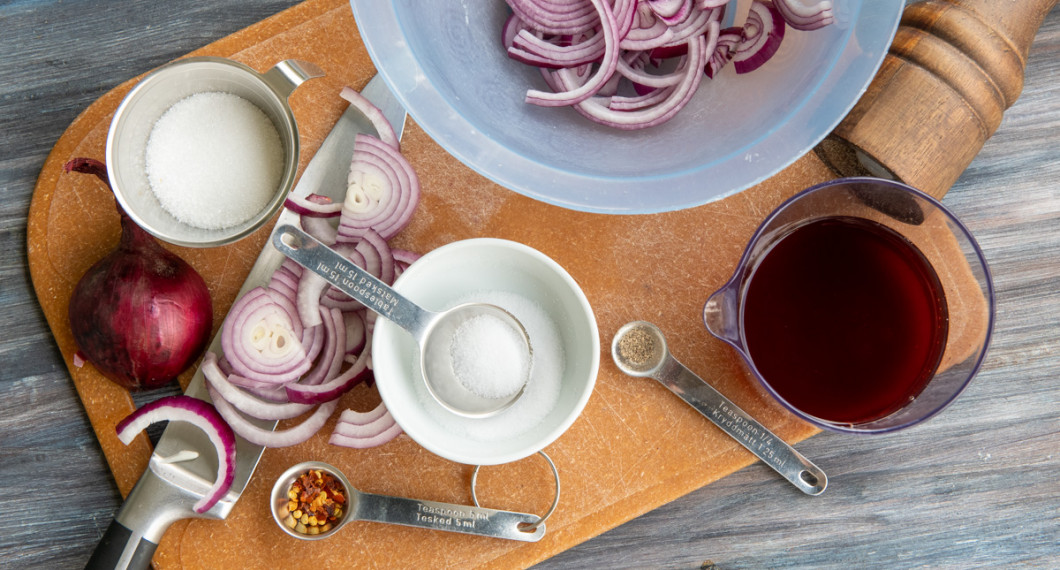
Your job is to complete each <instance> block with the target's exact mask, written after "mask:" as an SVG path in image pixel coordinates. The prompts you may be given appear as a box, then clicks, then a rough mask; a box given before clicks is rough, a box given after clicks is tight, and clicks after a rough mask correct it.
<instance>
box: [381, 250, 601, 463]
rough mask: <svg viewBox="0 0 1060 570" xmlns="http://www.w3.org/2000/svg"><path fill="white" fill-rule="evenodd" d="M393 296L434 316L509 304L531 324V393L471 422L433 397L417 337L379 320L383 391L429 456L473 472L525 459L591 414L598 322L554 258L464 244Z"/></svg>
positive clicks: (406, 276) (425, 266)
mask: <svg viewBox="0 0 1060 570" xmlns="http://www.w3.org/2000/svg"><path fill="white" fill-rule="evenodd" d="M394 288H395V289H396V290H397V291H398V292H400V293H402V294H404V295H405V296H406V297H408V299H409V300H410V301H413V302H415V303H417V304H419V305H420V306H422V307H423V308H425V309H429V310H444V309H446V308H449V307H451V306H453V305H456V304H459V303H462V302H467V301H471V300H479V301H484V302H489V303H494V304H497V305H501V306H502V307H504V308H505V309H508V310H509V311H510V312H511V313H512V314H514V315H515V316H516V318H518V319H519V320H520V321H521V322H522V324H523V326H524V327H525V328H526V329H527V332H528V333H529V335H530V342H531V345H532V346H533V350H534V364H533V366H534V371H533V372H532V376H531V380H530V382H529V383H528V385H527V387H526V392H525V393H524V395H523V396H522V397H521V398H520V399H519V400H518V401H517V402H516V403H515V404H513V405H512V407H510V408H508V409H506V410H504V411H502V412H500V413H498V414H496V415H494V416H490V417H487V418H468V417H463V416H459V415H457V414H455V413H453V412H451V411H449V410H447V409H446V408H444V407H443V406H442V405H441V404H439V403H438V402H437V401H435V400H434V399H433V398H432V397H431V395H430V393H429V392H428V391H427V388H426V386H425V384H424V381H423V376H422V375H421V373H420V367H419V350H418V347H417V346H416V343H415V341H414V340H413V339H412V336H411V335H409V334H408V333H407V332H405V331H404V330H403V329H401V328H400V327H398V326H397V325H394V324H393V323H391V322H390V321H387V320H386V319H382V318H380V319H378V320H377V321H376V325H375V333H374V337H373V338H374V340H373V345H372V364H373V369H374V372H375V377H376V385H377V386H378V388H379V393H380V395H381V396H382V398H383V401H384V403H385V404H386V406H387V408H388V409H389V410H390V413H391V414H392V415H393V416H394V419H395V420H396V421H397V423H398V424H399V425H400V426H401V428H402V429H403V430H404V431H405V433H406V434H408V435H409V436H410V437H411V438H412V439H413V440H415V441H416V442H417V443H419V444H420V445H422V446H423V447H424V448H426V449H427V450H429V451H431V452H432V453H435V454H437V455H439V456H441V457H444V458H446V459H449V460H452V461H456V462H459V463H466V464H469V465H496V464H501V463H508V462H511V461H516V460H518V459H522V458H524V457H527V456H529V455H532V454H534V453H537V452H538V451H540V450H542V449H543V448H545V447H546V446H548V445H549V444H550V443H552V442H553V441H555V440H556V439H557V438H558V437H559V436H560V435H562V434H563V433H564V432H565V431H566V430H567V428H569V427H570V425H571V424H572V423H574V420H575V419H576V418H577V417H578V415H579V414H580V413H581V411H582V409H583V408H584V407H585V404H586V402H587V401H588V400H589V395H590V394H591V393H592V390H593V386H594V385H595V383H596V374H597V372H598V370H599V367H600V339H599V331H598V329H597V325H596V318H595V316H594V315H593V310H592V307H591V306H590V305H589V301H588V299H586V297H585V294H584V293H583V292H582V290H581V288H580V287H579V286H578V284H577V283H576V282H575V281H574V279H573V278H572V277H571V276H570V275H569V274H568V273H567V272H566V271H565V270H564V269H563V268H562V267H561V266H560V265H559V264H557V263H556V262H555V261H553V260H552V259H551V258H549V257H548V256H546V255H544V254H543V253H541V252H539V251H537V250H535V249H533V248H531V247H529V246H526V245H522V244H519V243H516V242H512V241H507V240H500V239H492V238H481V239H470V240H464V241H458V242H454V243H450V244H448V245H445V246H442V247H440V248H437V249H435V250H433V251H431V252H430V253H428V254H426V255H424V256H423V257H422V258H420V259H419V260H418V261H416V262H415V263H413V264H412V265H411V266H410V267H409V268H408V269H407V270H406V271H405V272H404V273H402V275H401V276H400V277H399V278H398V280H397V281H396V282H395V284H394Z"/></svg>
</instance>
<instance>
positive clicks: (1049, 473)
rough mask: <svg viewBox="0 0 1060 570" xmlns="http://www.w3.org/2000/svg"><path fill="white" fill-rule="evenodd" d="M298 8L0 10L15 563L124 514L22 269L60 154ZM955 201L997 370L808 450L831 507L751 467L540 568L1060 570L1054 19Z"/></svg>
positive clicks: (57, 561)
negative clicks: (137, 99)
mask: <svg viewBox="0 0 1060 570" xmlns="http://www.w3.org/2000/svg"><path fill="white" fill-rule="evenodd" d="M291 4H293V2H290V1H281V0H255V1H253V2H246V1H241V0H210V1H205V2H204V1H199V2H193V1H191V0H172V1H167V2H152V1H148V0H137V1H128V2H112V1H103V0H80V1H72V0H67V1H57V0H37V1H32V0H14V1H12V0H7V1H4V2H0V77H2V83H3V86H2V87H0V188H2V189H3V193H2V196H3V200H2V202H0V322H2V323H3V334H2V335H0V513H3V514H2V516H0V566H2V567H6V568H78V567H81V566H83V565H84V563H85V561H86V560H87V559H88V556H89V554H90V552H91V551H92V549H93V548H94V546H95V544H96V541H97V540H98V538H99V536H100V535H101V533H102V532H103V530H104V529H105V528H106V526H107V524H109V522H110V520H111V517H112V515H113V513H114V511H115V509H116V508H117V506H118V504H119V501H120V497H119V495H118V492H117V489H116V488H115V486H114V484H113V482H112V480H111V478H110V474H109V472H108V470H107V467H106V465H105V463H104V460H103V456H102V453H101V451H100V449H99V447H98V445H97V443H96V441H95V439H94V437H93V435H92V432H91V429H90V427H89V424H88V421H87V419H86V417H85V414H84V412H83V410H82V407H81V404H80V402H79V400H78V399H77V395H76V393H75V392H74V389H73V386H72V384H71V382H70V380H69V377H68V374H67V371H66V369H65V367H64V365H63V363H62V359H61V358H60V355H59V352H58V349H57V348H56V346H55V343H54V342H53V341H52V339H51V335H50V333H49V330H48V326H47V324H46V322H45V320H44V317H43V315H42V313H41V310H40V308H39V306H38V305H37V302H36V300H35V297H34V294H33V289H32V285H31V283H30V279H29V273H28V270H27V267H26V214H27V211H28V208H29V202H30V198H31V196H32V192H33V187H34V184H35V182H36V178H37V174H38V172H39V170H40V168H41V165H42V164H43V162H44V159H45V157H46V155H47V153H48V151H49V150H50V149H51V147H52V145H53V144H54V143H55V141H56V140H57V139H58V137H59V136H60V135H61V134H62V133H63V131H64V130H65V129H66V127H67V126H68V125H69V124H70V122H71V121H72V120H73V119H74V118H75V117H76V116H77V114H78V113H80V112H81V111H82V110H83V109H84V108H85V107H87V106H88V105H89V104H90V103H92V102H93V101H94V100H95V99H96V98H98V97H99V96H101V95H103V94H104V93H106V92H107V91H109V90H110V89H112V88H113V87H114V86H116V85H118V84H119V83H121V82H123V81H125V80H126V79H128V78H129V77H133V76H135V75H138V74H140V73H142V72H144V71H146V70H148V69H150V68H152V67H154V66H156V65H159V64H161V63H164V62H166V61H168V60H170V59H173V58H175V57H177V56H180V55H182V54H184V53H187V52H189V51H191V50H193V49H195V48H198V47H200V46H202V45H205V44H207V43H209V42H211V41H213V40H215V39H217V38H221V37H224V36H226V35H228V34H230V33H232V32H234V31H236V30H238V29H241V28H243V27H245V26H247V25H250V24H252V23H254V22H256V21H258V20H261V19H263V18H264V17H266V16H269V15H271V14H274V13H276V12H278V11H280V10H282V9H284V8H286V7H287V6H289V5H291ZM945 202H946V203H947V204H948V205H949V206H950V207H951V208H952V209H953V210H955V211H956V212H957V214H958V215H959V216H961V217H962V218H963V219H964V220H965V222H967V224H968V225H969V226H970V227H971V228H972V230H973V232H974V233H975V234H976V235H977V236H978V238H979V240H980V243H981V245H982V247H983V249H984V250H985V251H986V254H987V257H988V259H989V262H990V264H991V268H992V270H993V275H994V279H995V284H996V287H997V297H998V313H997V314H998V320H997V327H996V329H995V336H994V341H993V345H992V348H991V350H990V353H989V357H988V359H987V361H986V365H985V367H984V369H983V371H982V373H981V374H980V375H979V377H978V378H977V379H976V380H975V381H974V382H973V384H972V385H971V387H970V388H969V389H968V391H967V392H965V394H964V395H963V396H962V397H961V398H960V399H959V400H958V401H957V402H956V403H955V404H954V405H953V406H952V407H950V408H949V409H948V410H946V411H945V412H944V413H943V414H941V415H940V416H938V417H936V418H934V419H933V420H931V421H930V422H928V423H926V424H924V425H922V426H919V427H916V428H913V429H911V430H908V431H907V432H905V433H898V434H892V435H887V436H879V437H872V438H856V437H849V436H841V435H832V434H821V435H818V436H815V437H813V438H811V439H810V440H808V441H806V442H804V443H802V444H800V445H799V448H800V449H801V451H803V452H804V453H805V454H806V455H807V456H809V457H812V458H813V459H814V460H815V461H816V462H817V463H818V464H819V465H821V466H822V467H824V468H825V470H826V471H827V472H828V473H829V476H830V478H831V481H830V485H829V489H828V491H827V492H826V493H825V494H824V495H823V496H821V497H816V498H810V497H806V496H802V495H801V494H800V493H798V492H797V491H795V490H794V489H792V488H790V486H788V485H787V484H785V483H783V482H782V481H781V480H779V479H778V478H777V477H776V476H775V475H774V474H773V473H772V472H771V471H769V470H768V469H767V468H765V467H763V466H761V465H760V464H756V465H753V466H751V467H749V468H747V469H744V470H742V471H740V472H738V473H736V474H734V475H732V476H730V477H727V478H725V479H723V480H721V481H719V482H717V483H715V484H712V485H710V486H708V487H706V488H704V489H701V490H699V491H697V492H695V493H692V494H691V495H688V496H686V497H684V498H682V499H680V500H678V501H675V502H673V503H671V504H669V505H666V506H664V507H661V508H659V509H657V510H655V511H653V512H650V513H648V514H646V515H644V516H642V517H640V518H638V519H635V520H633V521H631V522H629V523H627V524H625V525H623V526H621V527H619V528H616V529H614V530H612V531H610V532H608V533H605V534H604V535H602V536H599V537H597V538H595V539H593V540H590V541H588V542H586V543H584V544H582V545H580V546H578V547H576V548H574V549H572V550H570V551H567V552H565V553H562V554H560V555H558V556H556V557H554V558H552V559H551V560H549V561H547V562H545V563H544V564H542V565H541V567H544V568H560V567H667V568H695V567H699V566H701V565H704V564H705V563H708V562H712V563H714V564H716V565H717V566H719V567H721V568H764V567H769V568H789V567H791V568H805V567H814V568H849V567H888V568H890V567H896V568H909V567H948V568H949V567H952V568H964V567H983V566H991V567H994V566H996V567H1012V566H1022V567H1041V568H1058V567H1060V480H1058V478H1060V339H1058V332H1060V10H1054V11H1053V12H1052V13H1051V14H1050V15H1049V17H1048V18H1047V19H1046V21H1045V24H1044V26H1043V27H1042V29H1041V31H1040V32H1039V35H1038V38H1037V40H1036V43H1035V44H1034V47H1033V49H1032V52H1031V57H1030V61H1029V66H1028V69H1027V82H1026V86H1025V88H1024V92H1023V95H1022V97H1021V98H1020V99H1019V101H1018V102H1017V103H1016V104H1015V106H1013V107H1012V108H1011V109H1010V110H1009V111H1008V113H1007V114H1006V116H1005V121H1004V123H1003V124H1002V126H1001V128H1000V130H999V131H998V132H997V134H996V135H995V136H994V137H993V138H992V139H991V140H990V141H989V142H988V144H987V145H986V147H985V148H984V149H983V151H982V153H981V154H980V156H979V157H978V158H977V159H976V161H975V162H974V163H973V164H972V166H971V167H970V168H969V170H968V171H967V172H966V173H965V174H964V176H963V177H962V178H961V179H960V180H959V181H958V183H957V184H956V186H955V187H954V188H953V189H952V190H951V191H950V193H949V194H948V195H947V197H946V199H945ZM409 563H410V566H412V565H414V564H415V563H414V561H411V560H410V561H409Z"/></svg>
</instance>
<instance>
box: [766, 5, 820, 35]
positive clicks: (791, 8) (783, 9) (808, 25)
mask: <svg viewBox="0 0 1060 570" xmlns="http://www.w3.org/2000/svg"><path fill="white" fill-rule="evenodd" d="M773 4H775V5H776V7H777V10H778V11H780V14H781V16H782V17H783V18H784V21H785V22H787V23H788V25H789V26H791V27H792V28H795V29H796V30H816V29H818V28H823V27H824V26H827V25H828V24H831V23H832V22H834V21H835V11H833V10H832V2H830V1H829V0H821V1H820V2H816V3H814V4H813V5H811V6H807V5H806V4H803V3H802V2H801V1H800V0H773Z"/></svg>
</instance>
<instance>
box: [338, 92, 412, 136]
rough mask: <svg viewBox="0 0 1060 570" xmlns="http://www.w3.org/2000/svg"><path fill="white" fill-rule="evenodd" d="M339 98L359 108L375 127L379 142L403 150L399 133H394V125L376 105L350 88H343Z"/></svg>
mask: <svg viewBox="0 0 1060 570" xmlns="http://www.w3.org/2000/svg"><path fill="white" fill-rule="evenodd" d="M339 96H340V97H342V98H343V99H345V100H347V101H349V102H350V104H351V105H353V106H354V107H356V108H357V110H359V111H360V112H361V113H363V114H364V116H365V117H367V118H368V121H369V122H370V123H372V126H373V127H375V132H376V133H377V134H378V135H379V140H381V141H383V142H384V143H385V144H387V145H389V146H390V147H391V148H393V149H395V150H401V140H400V139H398V136H397V133H395V132H394V127H393V125H391V124H390V121H389V120H387V118H386V116H385V115H383V112H382V111H381V110H380V109H379V107H376V106H375V104H374V103H372V102H371V101H369V100H368V99H367V98H365V96H364V95H361V94H360V92H358V91H356V90H354V89H351V88H349V87H343V88H342V91H340V92H339Z"/></svg>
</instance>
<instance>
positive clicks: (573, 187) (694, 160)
mask: <svg viewBox="0 0 1060 570" xmlns="http://www.w3.org/2000/svg"><path fill="white" fill-rule="evenodd" d="M749 1H750V0H739V1H737V0H733V2H732V3H731V4H732V5H731V6H730V9H729V10H728V18H729V22H727V24H728V23H731V22H732V19H733V18H735V19H736V22H735V23H736V24H741V23H742V19H743V14H745V13H746V6H747V5H748V4H749ZM833 2H834V6H835V11H836V20H837V21H836V22H835V23H833V24H831V25H829V26H827V27H825V28H821V29H819V30H814V31H809V32H800V31H797V30H793V29H790V28H789V29H788V30H787V33H786V35H785V38H784V42H783V44H782V45H781V48H780V50H779V51H778V52H777V54H776V55H775V56H774V57H773V59H771V60H770V61H769V62H767V63H766V65H764V66H763V67H761V68H759V69H757V70H755V71H754V72H752V73H748V74H744V75H737V74H735V72H734V71H733V69H732V66H731V65H730V66H727V67H726V68H725V69H723V70H722V73H721V74H720V75H719V76H717V77H716V78H714V79H712V80H711V79H705V80H704V82H703V84H702V85H701V86H700V88H699V90H698V92H697V93H696V95H695V97H694V98H693V100H692V101H691V102H690V103H689V105H688V106H687V107H685V108H684V109H683V110H682V111H681V112H680V113H679V114H678V115H677V116H676V117H675V118H674V119H673V120H671V121H670V122H668V123H665V124H663V125H660V126H657V127H652V128H649V129H643V130H639V131H620V130H616V129H612V128H609V127H605V126H602V125H597V124H595V123H592V122H590V121H588V120H587V119H585V118H583V117H582V116H581V115H579V114H577V112H575V111H574V110H573V109H569V108H543V107H537V106H534V105H529V104H527V103H525V102H524V96H525V93H526V90H527V89H529V88H538V89H542V88H544V82H543V80H542V78H541V76H540V73H539V72H538V70H537V69H535V68H532V67H530V66H527V65H524V64H522V63H519V62H516V61H514V60H511V59H509V58H508V56H507V55H506V54H505V51H504V48H503V47H502V46H501V40H500V37H501V25H502V23H503V22H504V20H505V18H506V17H507V16H508V13H509V9H508V7H507V5H506V4H505V3H504V2H502V1H501V0H462V1H460V2H455V1H442V2H424V1H421V0H392V1H389V2H380V1H378V0H350V4H351V6H352V9H353V14H354V18H355V19H356V21H357V24H358V29H359V31H360V34H361V37H362V38H363V40H364V43H365V45H366V46H367V48H368V53H369V55H370V56H371V58H372V61H373V62H374V64H375V66H376V68H377V69H378V70H379V73H380V74H381V75H382V76H383V78H384V80H385V81H386V83H387V85H388V86H389V87H390V88H391V90H392V91H393V92H394V93H395V94H396V95H397V97H398V99H400V101H401V102H402V103H403V104H404V105H405V108H406V109H407V110H408V112H409V115H411V116H412V118H413V119H414V120H415V121H416V123H417V124H419V125H420V126H421V127H422V128H423V129H424V131H426V132H427V134H429V135H430V136H431V137H432V138H433V139H434V140H435V141H437V142H438V144H440V145H441V146H442V147H443V148H445V149H446V150H447V151H448V152H450V153H451V154H453V155H454V156H456V157H457V158H458V159H460V160H461V161H462V162H464V163H465V164H467V165H468V166H469V167H471V168H472V169H474V170H475V171H477V172H479V173H480V174H482V175H483V176H485V177H487V178H489V179H491V180H493V181H494V182H496V183H498V184H500V185H502V186H505V187H507V188H509V189H511V190H514V191H516V192H519V193H521V194H524V195H526V196H529V197H531V198H535V199H538V200H542V201H544V202H548V203H551V204H555V205H558V206H562V207H565V208H571V209H574V210H581V211H587V212H598V213H609V214H640V213H655V212H664V211H672V210H679V209H684V208H689V207H693V206H698V205H701V204H705V203H707V202H711V201H714V200H718V199H721V198H724V197H726V196H729V195H732V194H734V193H737V192H739V191H741V190H744V189H746V188H748V187H751V186H753V185H755V184H758V183H759V182H762V181H763V180H766V179H767V178H769V177H771V176H773V175H774V174H776V173H777V172H779V171H780V170H782V169H784V168H785V167H787V166H788V165H790V164H791V163H792V162H794V161H795V160H796V159H798V158H799V157H801V156H803V155H804V154H806V153H807V152H809V151H810V150H811V149H812V148H813V147H814V146H815V145H816V144H817V143H818V142H820V141H821V140H822V139H823V138H824V137H825V136H826V135H827V134H828V133H829V132H831V130H832V129H833V128H835V126H836V125H837V124H839V122H840V121H841V120H842V119H843V117H844V116H845V115H846V114H847V113H848V112H849V111H850V109H851V108H852V107H853V106H854V104H855V103H856V102H857V100H858V98H859V97H860V96H861V94H862V93H863V92H864V91H865V89H866V88H867V87H868V85H869V82H870V81H871V80H872V78H873V76H874V75H875V73H876V71H877V69H878V68H879V66H880V64H881V63H882V61H883V57H884V55H885V54H886V52H887V49H888V47H889V46H890V43H891V40H892V38H893V37H894V33H895V30H896V29H897V27H898V20H899V18H900V17H901V13H902V9H903V7H904V3H903V2H902V1H901V0H833Z"/></svg>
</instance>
